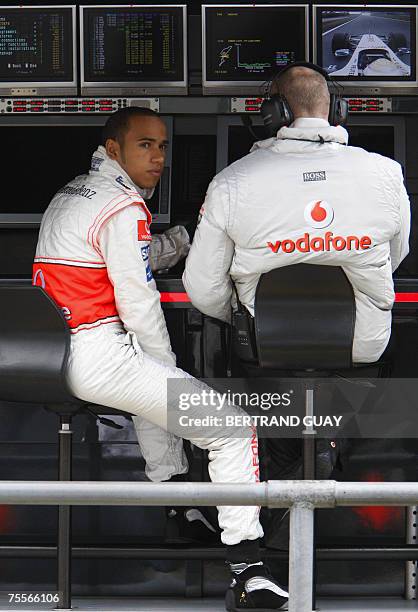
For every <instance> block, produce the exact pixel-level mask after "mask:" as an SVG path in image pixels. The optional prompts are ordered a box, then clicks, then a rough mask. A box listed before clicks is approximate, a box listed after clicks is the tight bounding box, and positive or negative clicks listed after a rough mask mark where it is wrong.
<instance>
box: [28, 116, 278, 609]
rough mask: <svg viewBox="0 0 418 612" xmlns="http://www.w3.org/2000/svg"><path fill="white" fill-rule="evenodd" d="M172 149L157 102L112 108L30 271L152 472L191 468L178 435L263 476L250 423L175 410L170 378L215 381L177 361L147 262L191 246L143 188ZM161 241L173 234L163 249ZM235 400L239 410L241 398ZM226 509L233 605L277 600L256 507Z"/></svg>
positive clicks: (190, 387) (218, 468) (219, 468)
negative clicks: (129, 421) (157, 226)
mask: <svg viewBox="0 0 418 612" xmlns="http://www.w3.org/2000/svg"><path fill="white" fill-rule="evenodd" d="M166 148H167V134H166V128H165V125H164V123H163V121H162V120H161V119H160V118H159V117H158V115H157V114H156V113H154V112H153V111H151V110H149V109H141V108H126V109H122V110H119V111H117V112H116V113H115V114H114V115H112V116H111V117H110V118H109V120H108V122H107V123H106V126H105V128H104V134H103V145H102V146H100V147H99V148H98V149H97V151H96V152H95V153H94V154H93V157H92V163H91V169H90V172H89V174H88V175H83V176H80V177H77V178H76V179H74V180H73V181H71V182H70V183H68V184H67V185H65V187H63V188H62V189H60V190H59V191H58V193H57V194H56V195H55V196H54V198H53V200H52V202H51V203H50V205H49V207H48V209H47V211H46V212H45V214H44V217H43V220H42V225H41V229H40V235H39V241H38V245H37V249H36V256H35V263H34V269H33V275H34V276H33V282H34V284H36V285H41V286H42V287H43V288H44V289H45V290H46V292H47V293H48V294H49V295H50V296H51V297H52V298H53V299H54V301H55V302H56V303H57V304H58V305H59V306H60V307H61V308H62V310H63V312H64V315H65V317H66V319H67V322H68V325H69V327H70V331H71V351H70V358H69V365H68V370H67V382H68V385H69V388H70V390H71V391H72V393H73V394H74V396H76V397H78V398H80V399H82V400H85V401H87V402H92V403H95V404H100V405H103V406H109V407H111V408H115V409H120V410H123V411H125V412H129V413H131V414H132V415H134V421H135V425H136V427H137V430H139V431H138V434H139V435H138V437H139V440H140V443H141V448H142V449H143V448H144V444H145V446H146V448H145V453H144V455H145V458H146V460H147V463H148V472H147V473H148V476H149V477H150V478H151V480H163V479H165V480H167V479H168V478H170V477H171V476H176V475H178V474H182V473H183V472H185V471H186V470H187V463H186V462H185V459H184V458H183V454H182V453H183V451H182V448H181V447H179V443H180V441H179V440H178V437H177V436H179V435H181V436H182V437H187V438H188V439H189V440H191V441H192V442H193V444H195V445H196V446H198V447H200V448H204V449H208V451H209V460H210V462H209V473H210V476H211V479H212V480H213V481H215V482H222V483H256V482H258V480H259V469H258V460H257V457H258V455H257V435H256V432H255V431H254V428H250V427H236V428H234V431H233V436H232V435H228V434H229V431H226V429H225V428H224V427H220V426H213V427H212V428H211V429H210V432H209V430H206V429H202V427H198V426H196V427H194V428H190V429H189V430H188V429H186V428H185V427H183V428H182V427H180V426H179V424H178V423H177V424H176V421H175V419H171V420H170V418H169V415H168V412H169V408H171V405H170V395H169V393H168V390H167V387H168V380H169V379H170V383H174V388H175V389H179V390H180V391H182V392H184V391H187V392H188V393H189V394H193V393H199V392H200V391H202V390H205V389H208V387H206V386H205V385H204V384H203V383H201V382H199V381H197V380H196V379H194V378H192V377H191V376H190V375H188V374H187V373H186V372H183V371H182V370H180V369H178V368H176V361H175V356H174V354H173V352H172V351H171V346H170V340H169V336H168V332H167V328H166V324H165V320H164V316H163V313H162V310H161V305H160V294H159V293H158V291H157V288H156V284H155V281H154V279H153V276H152V271H151V263H152V260H153V258H154V259H155V260H156V261H157V262H158V264H157V265H159V262H160V260H161V259H162V260H163V263H162V267H166V266H167V258H168V260H170V259H172V256H173V254H174V255H175V253H176V252H177V254H178V255H175V257H177V256H181V255H182V254H185V252H186V251H187V240H186V239H185V236H184V235H183V232H182V231H181V230H180V229H179V228H177V229H174V230H173V231H172V232H171V233H169V235H168V237H166V238H165V239H164V240H163V239H162V238H160V239H159V243H158V244H157V246H156V248H155V247H154V251H155V252H153V250H152V245H153V244H154V242H153V241H154V240H155V238H153V239H152V238H151V234H150V229H149V225H150V223H151V215H150V213H149V211H148V209H147V207H146V204H145V201H144V198H145V197H147V196H149V195H150V193H151V192H152V190H153V189H154V188H155V186H156V184H157V183H158V180H159V178H160V176H161V173H162V169H163V165H164V158H165V151H166ZM184 231H185V230H184ZM165 241H168V243H169V244H170V243H171V245H172V248H171V255H170V254H168V255H167V257H166V256H165V253H166V252H167V249H166V245H165ZM150 247H151V251H150ZM154 255H157V256H156V257H154ZM172 263H173V262H172V261H171V265H172ZM177 407H178V406H177ZM228 410H229V412H231V413H233V414H235V415H238V416H240V414H241V413H240V410H239V409H238V408H236V407H234V406H229V407H228ZM211 411H212V413H213V414H212V418H215V415H216V414H217V410H216V406H212V407H208V408H205V413H204V415H202V409H201V407H200V406H192V407H191V408H189V410H188V413H187V415H188V417H189V419H190V421H192V420H193V418H195V420H196V421H198V420H199V419H198V417H199V416H200V417H201V416H206V415H209V417H210V416H211ZM168 429H169V430H171V433H170V434H168V433H166V431H167V430H168ZM144 434H145V436H144ZM150 466H151V467H150ZM218 510H219V525H220V527H221V529H222V541H223V542H224V543H225V544H226V547H227V554H226V557H227V561H228V562H229V564H230V567H231V572H232V582H231V586H230V588H229V590H228V592H227V599H226V606H227V609H228V610H231V611H232V610H241V609H260V608H262V609H263V610H278V609H280V608H281V607H282V606H283V605H285V604H286V602H287V598H288V594H287V592H286V591H285V590H283V589H282V588H281V587H280V585H279V584H278V583H277V582H276V581H275V580H274V579H273V578H272V577H271V575H270V574H269V571H268V569H267V568H266V567H265V566H264V565H263V563H262V562H261V560H260V551H259V540H260V538H261V537H262V535H263V531H262V528H261V525H260V522H259V508H258V507H254V506H253V507H249V506H247V507H238V506H221V507H219V509H218Z"/></svg>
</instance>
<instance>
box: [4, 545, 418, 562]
mask: <svg viewBox="0 0 418 612" xmlns="http://www.w3.org/2000/svg"><path fill="white" fill-rule="evenodd" d="M56 554H57V549H56V547H55V546H0V559H53V558H55V557H56ZM261 555H262V557H264V558H266V559H283V560H285V559H287V557H288V554H287V552H285V551H281V550H271V549H270V550H266V549H262V550H261ZM72 556H73V557H74V558H76V559H140V560H147V561H148V560H159V561H161V560H180V561H181V560H184V561H185V560H191V559H200V560H208V561H209V560H210V561H213V560H224V559H225V551H224V549H223V548H222V547H219V548H184V547H183V548H160V547H158V548H157V547H156V548H138V547H135V548H127V547H123V546H117V547H114V548H113V547H106V546H74V547H73V548H72ZM317 558H318V559H319V560H321V561H347V560H360V561H361V560H363V561H365V560H371V559H373V560H376V561H381V560H387V561H394V560H399V561H414V560H417V559H418V546H410V547H408V546H403V547H402V546H401V547H385V548H371V547H370V548H369V547H365V548H361V547H356V548H352V547H341V548H317Z"/></svg>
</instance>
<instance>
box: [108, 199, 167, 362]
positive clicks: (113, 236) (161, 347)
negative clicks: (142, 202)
mask: <svg viewBox="0 0 418 612" xmlns="http://www.w3.org/2000/svg"><path fill="white" fill-rule="evenodd" d="M140 238H141V239H140ZM150 240H151V236H150V234H149V230H148V226H147V224H146V215H145V212H144V211H143V210H142V209H141V208H139V207H138V206H128V207H126V208H124V209H123V210H121V211H120V212H118V213H117V214H115V215H114V216H113V217H111V218H110V219H109V221H107V223H106V224H105V225H104V227H103V229H102V230H101V233H100V236H99V245H100V251H101V253H102V255H103V258H104V261H105V262H106V266H107V273H108V276H109V279H110V282H111V283H112V285H113V288H114V292H115V302H116V308H117V310H118V313H119V316H120V318H121V320H122V323H123V325H124V327H125V329H126V331H132V332H135V334H136V336H137V338H138V342H139V344H140V346H141V348H142V349H143V350H144V352H146V353H148V354H149V355H151V356H152V357H155V358H156V359H159V360H160V361H163V362H164V363H167V364H170V365H175V363H176V357H175V355H174V353H173V352H172V350H171V345H170V338H169V335H168V331H167V327H166V323H165V319H164V315H163V312H162V309H161V303H160V294H159V292H158V290H157V287H156V284H155V280H154V279H153V276H152V272H151V268H150V264H149V245H150Z"/></svg>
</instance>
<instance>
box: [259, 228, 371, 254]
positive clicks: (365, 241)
mask: <svg viewBox="0 0 418 612" xmlns="http://www.w3.org/2000/svg"><path fill="white" fill-rule="evenodd" d="M267 246H268V247H269V248H270V249H271V250H272V251H273V253H279V252H283V253H294V252H295V251H299V253H311V252H312V251H313V252H315V253H321V252H327V251H366V250H367V249H369V248H370V247H371V246H372V239H371V238H370V236H361V237H359V236H345V237H344V236H334V234H333V233H332V232H325V235H324V236H312V237H311V235H310V234H309V233H308V232H305V233H304V234H303V236H301V237H300V238H297V239H296V240H292V239H290V238H286V239H285V240H276V241H275V242H267Z"/></svg>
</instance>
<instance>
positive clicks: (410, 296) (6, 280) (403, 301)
mask: <svg viewBox="0 0 418 612" xmlns="http://www.w3.org/2000/svg"><path fill="white" fill-rule="evenodd" d="M155 280H156V283H157V288H158V291H159V292H160V293H161V303H162V304H163V307H164V308H193V305H192V303H191V302H190V298H189V296H188V295H187V293H186V291H185V289H184V286H183V282H182V280H181V278H176V277H174V276H173V277H171V276H170V275H167V276H160V277H159V276H157V277H156V279H155ZM31 282H32V281H31V279H30V278H28V277H24V276H21V277H19V276H9V277H8V276H3V277H1V278H0V286H1V285H7V284H15V283H16V284H24V285H26V284H30V283H31ZM395 292H396V299H395V305H394V312H395V313H398V312H402V311H405V310H410V309H411V308H418V278H396V279H395Z"/></svg>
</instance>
